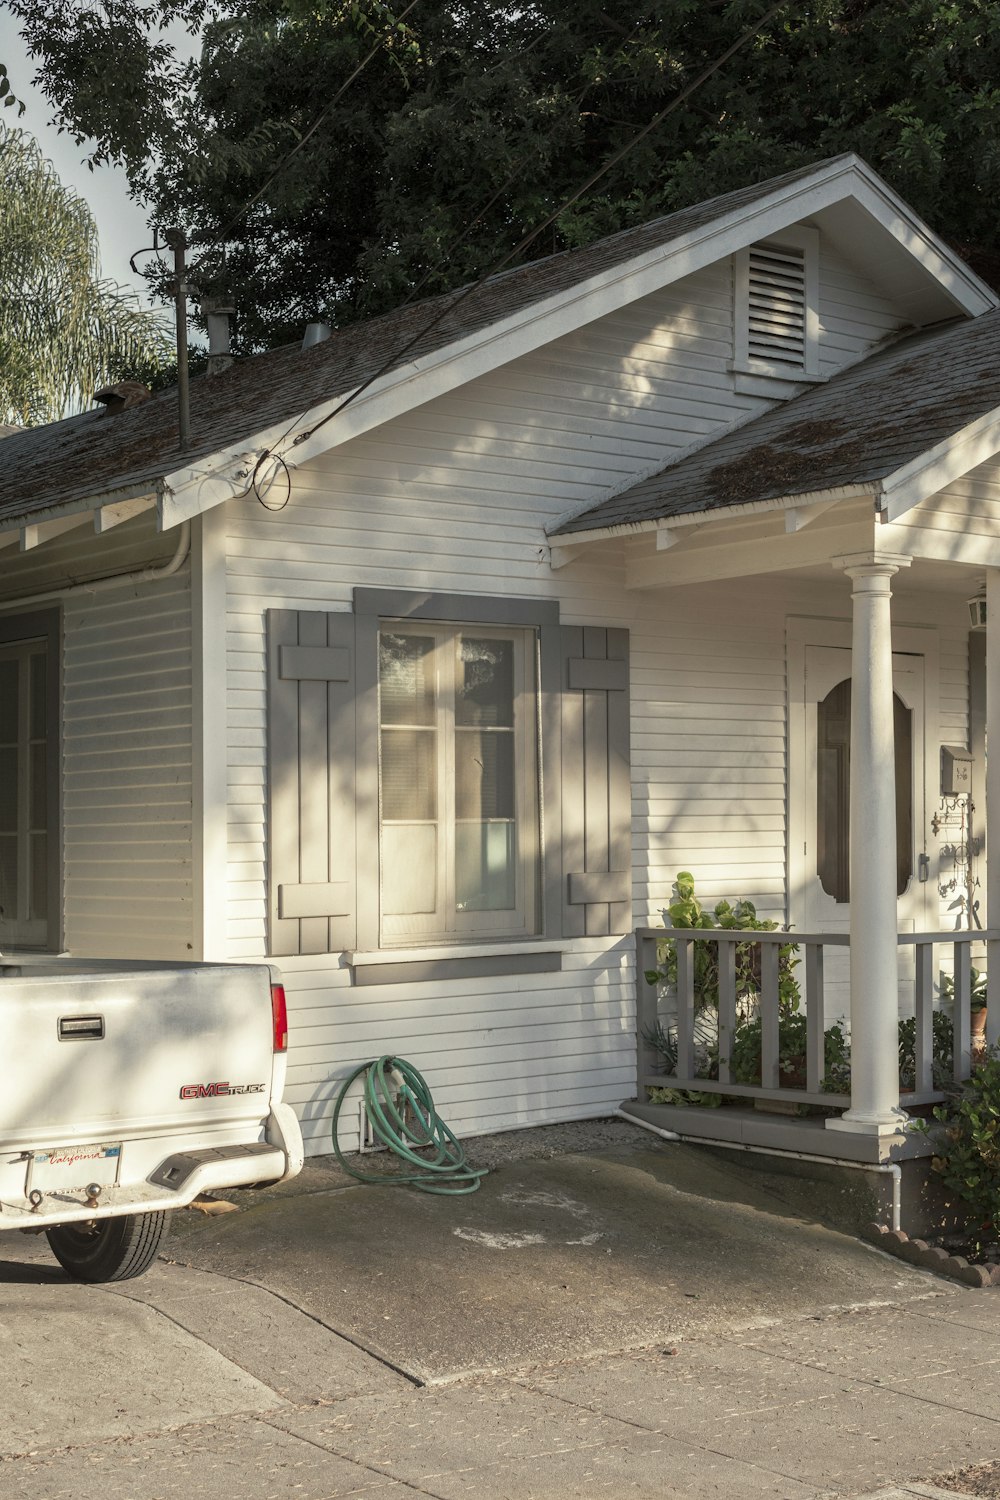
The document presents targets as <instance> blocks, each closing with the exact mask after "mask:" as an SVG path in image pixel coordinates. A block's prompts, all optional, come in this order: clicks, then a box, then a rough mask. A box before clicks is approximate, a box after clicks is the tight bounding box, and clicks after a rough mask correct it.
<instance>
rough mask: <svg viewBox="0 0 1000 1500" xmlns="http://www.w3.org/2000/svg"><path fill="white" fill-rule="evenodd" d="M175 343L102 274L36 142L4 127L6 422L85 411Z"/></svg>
mask: <svg viewBox="0 0 1000 1500" xmlns="http://www.w3.org/2000/svg"><path fill="white" fill-rule="evenodd" d="M170 347H171V340H170V335H169V330H168V328H167V326H166V325H165V324H164V323H163V321H162V320H161V319H160V318H159V316H158V315H156V314H153V313H150V312H146V311H144V310H143V309H142V308H140V306H139V305H138V302H137V301H136V299H135V298H134V297H133V296H132V295H131V294H129V293H127V292H125V291H124V290H123V289H122V288H120V287H119V286H117V285H116V284H115V283H114V282H112V281H104V280H102V279H101V275H100V262H99V257H98V248H97V229H96V226H95V224H94V220H93V217H92V215H91V213H90V210H89V208H88V207H87V205H86V203H84V201H83V199H82V198H79V197H77V195H76V194H75V193H73V192H72V191H71V190H70V189H68V188H66V187H64V186H63V184H62V183H61V182H60V181H59V178H58V177H57V176H56V173H55V170H54V169H53V167H52V165H51V163H50V162H47V161H46V160H45V159H44V157H43V156H42V154H41V152H40V151H39V149H38V146H37V144H36V143H35V141H34V140H33V139H32V138H31V137H30V136H28V135H25V134H24V133H23V132H22V131H19V130H8V129H6V127H5V126H3V125H0V422H4V423H11V424H14V425H18V426H28V425H30V424H33V423H37V422H51V421H55V420H56V419H57V418H59V417H62V416H66V415H68V414H69V413H70V412H72V411H75V410H77V411H78V410H80V409H81V408H82V407H84V406H85V405H86V404H87V403H88V402H89V401H90V399H91V397H92V396H93V393H94V391H95V389H97V387H98V386H100V385H102V384H104V383H106V382H108V381H114V380H118V379H121V378H122V377H123V376H125V375H126V374H128V373H130V372H131V370H132V369H133V368H134V367H135V366H136V365H137V364H140V363H145V364H146V365H147V366H149V367H155V366H157V365H159V364H162V363H163V362H164V361H165V360H166V359H167V358H168V357H169V352H170Z"/></svg>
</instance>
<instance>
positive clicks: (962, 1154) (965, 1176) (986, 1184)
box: [918, 1051, 1000, 1240]
mask: <svg viewBox="0 0 1000 1500" xmlns="http://www.w3.org/2000/svg"><path fill="white" fill-rule="evenodd" d="M934 1120H935V1122H936V1123H937V1125H939V1126H942V1127H943V1130H942V1131H941V1144H940V1150H939V1152H938V1154H937V1155H936V1156H935V1157H934V1160H933V1166H934V1170H935V1171H936V1172H937V1173H939V1175H940V1176H941V1179H942V1181H943V1182H944V1184H945V1186H946V1187H947V1188H948V1189H949V1190H950V1192H951V1193H952V1194H953V1196H954V1198H955V1200H956V1201H957V1202H958V1203H960V1204H961V1205H962V1206H963V1208H964V1209H965V1212H966V1215H967V1224H968V1230H969V1234H970V1236H971V1237H972V1238H973V1239H975V1240H983V1239H992V1238H996V1235H997V1232H998V1231H1000V1055H998V1054H997V1052H996V1051H994V1052H991V1053H990V1054H988V1055H987V1057H986V1058H985V1059H984V1060H983V1062H982V1063H981V1065H980V1066H979V1067H978V1068H977V1069H976V1071H975V1072H974V1073H973V1075H972V1077H971V1078H969V1079H968V1080H967V1081H966V1083H965V1084H964V1085H963V1086H962V1089H961V1092H960V1093H958V1094H956V1095H955V1096H954V1097H953V1098H952V1099H949V1100H948V1101H947V1103H945V1104H940V1105H938V1106H937V1107H936V1108H935V1110H934ZM918 1128H921V1129H924V1130H933V1129H934V1126H933V1125H931V1123H930V1122H929V1121H928V1122H925V1123H922V1124H921V1125H920V1126H919V1127H918Z"/></svg>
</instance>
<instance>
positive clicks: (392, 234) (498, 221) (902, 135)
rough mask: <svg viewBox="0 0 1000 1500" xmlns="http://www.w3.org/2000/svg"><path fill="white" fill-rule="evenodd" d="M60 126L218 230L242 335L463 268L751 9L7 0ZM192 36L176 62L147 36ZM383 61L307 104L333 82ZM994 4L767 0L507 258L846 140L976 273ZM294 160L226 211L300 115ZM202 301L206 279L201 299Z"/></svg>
mask: <svg viewBox="0 0 1000 1500" xmlns="http://www.w3.org/2000/svg"><path fill="white" fill-rule="evenodd" d="M8 4H9V7H10V9H12V10H13V11H14V12H15V14H17V15H18V16H19V18H20V24H21V26H22V29H23V32H24V35H25V37H26V39H27V41H28V43H29V46H30V47H31V48H32V49H33V52H34V55H35V56H36V58H37V59H38V62H39V67H40V81H41V83H42V86H43V87H44V89H45V90H46V92H47V94H48V97H49V98H50V100H51V101H52V102H53V104H54V106H55V108H56V110H57V112H58V117H59V118H60V120H61V121H62V123H63V124H64V125H65V126H67V127H68V128H70V129H72V130H74V131H76V132H77V134H78V136H79V137H80V138H81V139H82V138H84V137H88V138H89V137H92V138H93V139H94V141H96V143H97V144H96V151H97V153H98V155H105V156H113V157H116V158H117V159H119V160H121V161H123V162H124V164H125V165H126V167H127V169H128V171H129V174H130V179H131V181H132V183H133V187H134V190H135V192H136V193H137V194H138V195H140V196H142V197H144V198H145V199H146V200H147V201H148V202H149V203H150V205H151V209H152V212H153V214H154V216H155V218H156V219H157V221H158V222H160V223H161V224H163V223H166V222H179V223H181V224H182V225H183V226H184V227H185V228H186V229H187V231H188V233H189V236H190V237H191V238H192V239H193V240H194V242H195V243H196V244H198V243H200V244H201V245H202V246H207V245H209V244H211V243H212V241H213V240H214V239H215V238H216V237H217V236H219V235H220V233H221V232H222V231H225V234H224V236H223V238H224V250H225V258H224V264H223V259H222V256H221V254H213V256H211V257H209V258H207V259H206V260H205V262H204V263H203V265H202V267H201V274H202V280H203V281H206V282H208V281H211V280H212V279H213V278H214V279H216V280H218V281H220V282H222V283H224V289H225V290H226V291H227V293H228V294H229V295H231V296H233V297H234V299H235V301H236V303H237V306H238V307H239V310H240V341H241V346H242V347H243V348H244V349H246V348H254V347H262V346H266V345H267V344H269V343H273V342H280V341H282V340H284V339H286V338H289V337H292V336H294V335H295V333H296V332H297V331H298V330H299V329H300V328H301V325H302V323H303V321H304V320H305V319H306V318H307V317H311V316H315V315H316V314H321V315H323V316H325V317H327V318H328V319H330V320H332V321H335V322H346V321H349V320H350V319H352V318H355V317H358V316H362V315H367V314H370V313H373V312H378V311H381V310H383V309H385V308H388V307H391V306H394V305H397V304H398V303H399V301H400V300H402V298H403V297H404V296H405V295H407V294H409V293H411V292H412V291H413V290H414V289H415V288H417V287H419V288H420V289H421V292H422V293H427V294H430V293H434V292H438V291H441V290H445V289H447V288H449V287H453V286H457V285H460V284H463V283H464V282H466V281H468V280H469V279H471V278H474V277H476V276H478V275H480V274H482V273H484V272H486V271H488V270H489V269H490V268H491V267H492V266H493V265H494V264H495V263H496V262H497V260H498V259H499V258H500V257H501V256H502V255H503V254H504V253H505V252H507V251H508V250H509V249H511V248H512V247H513V246H514V245H516V244H517V243H518V241H519V240H520V239H521V237H522V235H523V234H524V233H525V232H526V231H527V230H528V229H530V228H531V227H532V226H534V225H537V224H539V223H541V222H542V221H543V220H544V219H545V218H546V217H547V216H548V215H549V214H550V213H551V212H552V211H553V209H555V208H557V207H558V206H559V204H560V203H561V202H562V201H563V200H564V198H565V197H566V196H567V195H568V194H569V193H571V192H572V191H573V190H574V189H575V188H576V187H577V185H578V184H579V183H581V182H582V181H583V180H585V179H586V178H587V177H588V176H589V174H590V173H591V172H592V171H593V169H594V168H595V166H597V165H598V164H599V163H600V162H602V161H604V160H607V159H608V158H609V157H610V156H611V155H612V154H613V153H614V152H615V151H616V150H617V149H618V148H620V147H621V146H622V145H624V144H625V143H626V142H627V141H629V140H631V139H632V138H633V136H634V135H635V134H636V133H637V132H638V130H639V129H640V128H641V127H642V126H643V125H644V124H645V123H646V122H647V121H648V120H650V119H651V118H652V117H653V116H654V115H656V114H657V113H658V111H659V110H661V109H662V108H663V106H664V105H665V104H666V103H667V102H668V101H669V100H670V99H671V98H672V97H674V95H675V94H676V93H677V92H678V90H679V89H680V87H681V86H682V85H683V84H684V83H685V82H687V81H689V80H690V79H691V78H693V77H695V76H697V75H698V73H699V72H700V71H701V70H702V69H703V68H704V67H705V66H706V64H707V63H709V62H710V61H711V60H713V59H715V58H717V57H718V56H720V54H721V53H722V52H723V51H724V50H725V49H726V48H727V47H728V46H729V45H730V44H731V43H732V42H733V41H734V39H735V38H736V37H737V36H739V35H740V34H741V32H743V31H744V30H745V29H746V28H748V27H750V26H753V25H754V24H755V23H759V22H760V21H761V19H762V18H763V17H764V16H765V14H766V13H767V10H768V0H619V3H618V4H617V5H615V6H614V7H611V6H608V5H607V4H606V0H525V3H523V4H521V5H519V6H517V7H509V6H506V5H502V4H500V3H499V0H420V3H419V4H418V5H417V6H416V7H415V8H414V9H413V10H412V11H411V12H408V13H406V15H405V19H397V17H400V16H401V14H402V12H401V10H400V6H401V4H402V0H396V9H395V11H394V10H390V9H389V7H388V5H387V4H386V0H344V3H341V0H145V3H144V4H140V5H129V6H122V5H121V4H120V3H118V0H90V4H89V5H88V6H86V7H84V8H81V7H80V6H79V5H78V4H77V3H76V0H8ZM177 21H182V22H184V23H186V24H187V25H188V26H190V27H192V28H195V29H198V28H200V35H201V39H202V43H203V45H202V50H201V55H200V57H199V58H198V59H197V60H196V61H193V62H191V63H188V64H184V63H183V62H182V61H181V60H179V59H178V57H177V56H176V55H175V54H173V53H172V52H171V50H170V48H169V47H168V46H167V45H166V43H165V42H164V39H163V36H162V33H161V31H160V29H159V28H160V27H161V26H162V25H163V24H165V23H167V22H174V23H176V22H177ZM379 39H383V45H382V47H381V49H380V50H379V52H378V54H377V55H376V56H375V57H374V58H373V59H372V60H371V61H370V62H368V65H367V66H366V67H365V68H364V71H363V72H362V73H361V74H360V76H359V77H358V78H356V79H355V80H354V82H353V83H351V85H350V86H349V87H348V88H347V90H346V92H345V93H344V94H343V97H342V98H341V99H338V100H336V102H335V103H333V105H332V107H331V98H332V96H333V95H334V94H335V92H336V90H337V88H338V86H339V85H340V84H342V83H343V82H344V80H346V79H347V77H348V76H349V75H350V73H351V71H352V70H353V69H354V68H355V67H357V66H358V64H359V63H361V62H362V61H363V60H364V59H365V58H366V57H367V55H368V53H369V51H370V50H371V48H372V46H373V45H374V44H375V42H376V41H378V40H379ZM998 79H1000V0H962V4H961V5H957V4H955V3H954V0H908V3H907V4H905V5H904V4H901V3H900V0H788V3H787V4H786V5H785V6H784V7H783V8H782V10H781V11H780V13H779V14H778V15H777V16H775V17H773V18H771V19H770V20H768V21H767V22H766V24H764V25H763V26H762V27H761V29H760V31H759V33H758V34H757V35H756V36H755V37H754V40H753V41H752V43H751V44H750V45H749V46H747V47H746V48H744V50H743V51H741V52H740V53H739V54H738V55H737V56H735V57H734V58H732V59H731V60H730V62H729V63H728V64H727V65H726V66H725V68H723V69H722V70H721V71H720V72H719V73H717V74H716V75H715V76H714V77H712V78H711V79H709V80H708V81H707V82H706V83H705V84H704V85H703V86H702V87H701V88H700V89H699V90H698V92H697V93H696V94H695V95H694V96H693V97H692V98H691V99H690V101H688V103H686V104H685V106H684V107H683V108H682V109H679V110H678V111H677V112H676V113H674V114H673V115H671V116H670V117H669V118H668V119H667V120H666V121H665V122H664V123H663V125H662V126H661V127H660V128H659V129H658V130H657V131H656V132H655V133H654V134H652V135H650V136H648V137H647V138H646V139H645V140H644V141H643V142H642V143H641V145H640V146H639V147H638V148H637V149H635V150H633V151H630V152H629V154H628V155H627V156H626V157H625V158H624V160H623V161H622V162H621V163H620V164H619V165H618V166H617V167H616V168H615V169H614V170H613V171H612V172H611V173H609V174H608V176H607V177H606V178H605V179H604V180H603V181H602V182H601V183H600V185H599V186H598V187H597V188H596V189H595V190H594V191H593V192H592V193H590V194H589V195H588V196H587V197H586V198H585V199H583V200H581V201H580V202H579V203H577V204H575V205H574V206H573V207H572V208H570V209H567V210H566V211H565V212H564V213H562V214H560V216H559V218H558V220H557V222H556V224H555V226H553V228H551V229H550V230H548V231H546V233H545V235H544V237H542V238H541V239H540V240H539V241H537V242H536V243H535V244H534V245H533V246H532V247H531V248H530V249H529V250H528V251H527V252H526V254H525V256H523V257H522V258H532V257H534V256H537V255H539V254H545V253H548V252H550V251H557V250H560V249H564V248H567V247H574V246H577V245H582V244H585V243H587V242H589V241H591V240H593V239H594V238H597V237H599V236H600V235H602V234H606V233H609V232H612V231H614V230H616V229H619V228H623V227H628V226H630V225H633V224H636V223H641V222H643V221H644V220H647V219H649V218H651V217H654V216H655V215H657V214H662V213H665V212H670V211H671V210H673V209H675V208H680V207H684V206H685V205H687V204H689V203H693V202H697V201H700V200H702V199H704V198H707V197H709V196H711V195H712V194H714V193H719V192H724V191H726V190H728V189H730V188H733V187H737V186H741V185H743V184H744V183H748V182H755V181H760V180H762V179H764V178H766V177H769V176H772V175H774V174H775V173H778V172H781V171H784V170H787V169H789V168H791V167H796V166H800V165H804V164H806V163H808V162H810V161H813V160H818V159H820V158H822V157H825V156H831V155H835V154H837V153H839V152H842V151H846V150H855V151H858V152H859V153H860V154H861V155H862V156H864V157H866V158H867V159H868V160H869V161H870V162H871V163H872V165H873V166H874V167H876V169H878V170H879V171H880V172H882V173H883V175H884V176H885V177H886V178H887V179H888V180H889V182H890V183H891V184H892V185H893V186H894V187H896V188H897V189H898V190H899V191H900V192H901V193H902V194H903V195H904V196H905V197H906V198H908V199H909V200H910V201H911V202H912V203H913V204H914V206H915V207H916V208H917V209H918V211H919V212H921V213H922V214H924V215H925V216H926V217H927V218H928V219H929V220H930V221H931V223H933V224H934V225H935V227H937V228H938V229H939V230H940V231H941V232H943V233H944V235H945V236H946V237H948V238H949V239H951V241H952V242H953V243H955V244H957V245H958V246H959V248H960V249H961V250H962V252H963V253H965V254H966V255H968V256H969V258H970V259H972V260H973V263H974V264H977V265H978V266H979V268H980V269H983V270H984V271H985V272H986V273H987V274H990V272H991V269H993V268H996V269H997V270H1000V257H998V254H997V250H998V247H997V229H996V215H995V207H994V206H995V203H996V201H997V198H998V196H1000V86H998V85H997V82H996V80H998ZM324 110H325V111H326V112H325V114H324V115H323V119H322V123H321V126H320V128H319V129H318V130H317V131H316V133H315V134H314V135H313V136H312V137H311V138H310V139H309V141H308V144H307V146H306V147H305V148H304V149H303V150H301V151H300V152H299V153H298V155H297V156H296V157H295V158H294V160H293V161H292V162H291V163H290V164H289V165H288V166H287V167H286V168H285V169H284V170H282V171H281V172H280V173H279V175H278V176H277V179H276V180H275V181H274V183H273V184H272V185H271V186H270V187H269V188H268V189H267V191H266V192H265V193H264V195H263V197H262V198H261V200H260V201H259V202H258V203H257V204H256V205H255V206H254V207H253V209H252V210H251V211H250V212H249V213H247V214H246V215H244V216H243V218H242V219H240V220H239V222H238V223H237V224H236V225H235V227H233V228H231V229H227V226H228V224H229V221H230V220H231V219H232V218H233V217H234V216H235V215H236V214H237V212H238V211H239V210H240V208H241V207H242V206H243V205H245V204H246V203H247V202H248V201H249V200H250V199H251V198H252V197H253V195H254V194H255V193H256V192H258V191H259V190H260V188H261V187H262V185H263V184H265V183H266V182H267V180H268V178H269V176H270V175H271V174H272V173H273V172H274V171H275V169H276V168H277V167H278V165H279V164H280V163H281V162H282V160H283V158H284V157H285V156H286V155H287V153H288V152H289V151H290V149H291V148H292V147H293V146H294V145H295V143H296V142H297V141H300V140H301V139H302V137H303V135H304V133H305V132H306V130H307V129H308V128H309V126H310V125H311V124H312V123H313V122H315V121H316V119H317V117H319V116H320V115H321V112H323V111H324ZM220 289H223V288H222V287H220Z"/></svg>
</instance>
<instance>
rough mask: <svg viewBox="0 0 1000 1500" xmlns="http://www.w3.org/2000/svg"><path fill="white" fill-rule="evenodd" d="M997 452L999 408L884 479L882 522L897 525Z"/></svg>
mask: <svg viewBox="0 0 1000 1500" xmlns="http://www.w3.org/2000/svg"><path fill="white" fill-rule="evenodd" d="M998 452H1000V407H995V408H994V409H993V411H989V412H987V413H986V414H985V415H984V416H982V417H977V419H976V420H975V421H974V422H970V423H969V424H968V426H966V427H963V428H961V429H960V431H958V432H955V433H953V434H952V435H951V437H948V438H945V439H943V440H942V441H941V442H940V443H935V444H934V446H933V447H932V448H928V449H927V451H926V452H925V453H921V454H918V456H917V457H916V458H914V459H911V460H910V462H909V463H906V464H903V465H902V466H901V467H900V468H898V469H896V470H895V471H894V472H893V473H892V474H890V475H889V476H888V477H887V478H886V479H883V481H882V483H881V485H880V487H879V488H880V490H881V497H882V499H881V511H882V519H883V521H885V522H890V523H891V522H893V521H898V520H899V519H900V517H901V516H904V515H905V514H906V512H907V511H908V510H912V509H913V507H914V506H915V505H919V504H920V502H921V500H929V499H930V497H931V495H936V494H937V492H938V491H939V490H943V489H944V488H945V487H946V486H947V485H949V484H952V483H953V482H954V481H955V480H956V479H961V477H962V475H963V474H968V472H969V470H970V469H975V468H976V467H977V466H978V465H979V464H981V463H985V462H986V461H987V459H990V458H994V457H995V456H996V454H997V453H998Z"/></svg>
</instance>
